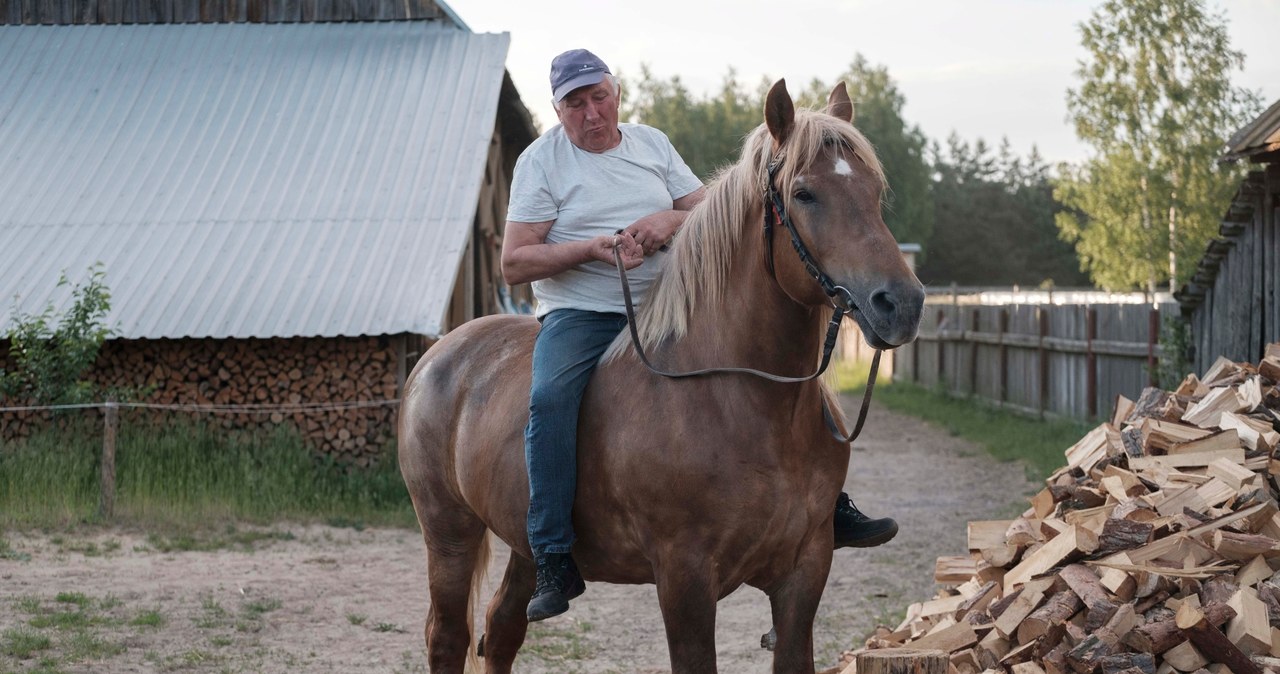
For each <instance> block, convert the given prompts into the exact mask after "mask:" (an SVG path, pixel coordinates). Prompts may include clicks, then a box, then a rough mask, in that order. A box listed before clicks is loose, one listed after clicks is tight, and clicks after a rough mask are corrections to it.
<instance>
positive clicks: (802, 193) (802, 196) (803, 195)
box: [795, 189, 815, 204]
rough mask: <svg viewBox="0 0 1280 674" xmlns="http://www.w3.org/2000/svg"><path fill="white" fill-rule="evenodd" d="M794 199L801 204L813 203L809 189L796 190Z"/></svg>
mask: <svg viewBox="0 0 1280 674" xmlns="http://www.w3.org/2000/svg"><path fill="white" fill-rule="evenodd" d="M795 199H796V201H799V202H800V203H802V204H809V203H813V201H814V200H815V198H814V196H813V192H810V191H809V190H804V189H800V190H796V193H795Z"/></svg>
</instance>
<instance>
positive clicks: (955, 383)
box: [855, 302, 1177, 419]
mask: <svg viewBox="0 0 1280 674" xmlns="http://www.w3.org/2000/svg"><path fill="white" fill-rule="evenodd" d="M1176 314H1177V305H1175V304H1172V303H1169V304H1165V305H1162V306H1161V307H1160V308H1159V309H1153V308H1152V307H1150V306H1149V305H1144V304H1093V305H1083V304H1063V305H1036V304H1008V305H991V306H985V305H981V304H952V303H949V302H937V303H935V302H930V303H928V304H926V305H925V311H924V316H923V319H922V321H921V325H920V336H919V338H918V339H917V340H916V341H915V342H913V343H911V344H908V345H906V346H903V347H900V348H898V349H895V353H894V360H893V369H892V376H893V378H894V379H895V380H897V381H910V382H915V383H917V384H920V385H922V386H925V387H928V388H935V389H942V390H945V391H947V392H949V393H952V394H955V395H961V396H972V397H976V398H980V399H984V400H987V401H989V402H992V403H994V404H996V405H1000V406H1005V407H1008V408H1011V409H1015V410H1018V411H1021V412H1027V413H1033V414H1046V415H1050V416H1059V417H1069V418H1075V419H1090V418H1097V417H1100V416H1103V415H1105V414H1107V413H1108V412H1109V411H1110V409H1111V406H1112V404H1113V402H1114V400H1115V396H1116V395H1124V396H1127V397H1129V398H1136V397H1137V396H1138V395H1139V394H1141V392H1142V389H1143V388H1144V387H1146V386H1147V385H1149V384H1150V383H1151V372H1152V368H1151V365H1152V364H1153V361H1158V359H1159V356H1160V355H1161V353H1160V347H1159V345H1158V344H1157V343H1156V342H1157V341H1158V339H1159V328H1160V321H1161V320H1162V316H1169V315H1176ZM855 332H856V331H855Z"/></svg>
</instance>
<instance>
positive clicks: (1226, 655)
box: [1175, 603, 1262, 674]
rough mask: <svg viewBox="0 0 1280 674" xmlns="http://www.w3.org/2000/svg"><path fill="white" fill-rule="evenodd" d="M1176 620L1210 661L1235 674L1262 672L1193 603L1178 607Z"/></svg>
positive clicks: (1258, 673)
mask: <svg viewBox="0 0 1280 674" xmlns="http://www.w3.org/2000/svg"><path fill="white" fill-rule="evenodd" d="M1175 621H1176V622H1177V624H1178V629H1180V630H1182V633H1183V634H1185V635H1186V636H1187V638H1188V639H1190V640H1191V643H1193V644H1195V647H1196V648H1197V649H1198V650H1199V651H1200V652H1201V653H1203V654H1204V655H1205V657H1206V658H1208V659H1209V661H1210V662H1220V663H1222V664H1225V665H1226V666H1228V667H1230V668H1231V671H1232V672H1234V673H1235V674H1262V669H1261V668H1259V667H1258V666H1257V665H1255V664H1253V661H1251V660H1250V659H1249V656H1247V655H1245V654H1244V653H1243V652H1242V651H1241V650H1240V649H1239V648H1237V647H1236V645H1235V644H1233V643H1231V640H1230V639H1228V638H1227V635H1225V634H1223V633H1222V632H1220V631H1219V630H1218V628H1216V627H1214V626H1213V625H1211V624H1209V621H1208V620H1206V619H1205V615H1204V613H1202V612H1201V611H1200V610H1199V609H1197V608H1194V607H1192V606H1191V604H1188V603H1184V604H1183V605H1182V607H1181V608H1179V609H1178V615H1177V617H1176V618H1175Z"/></svg>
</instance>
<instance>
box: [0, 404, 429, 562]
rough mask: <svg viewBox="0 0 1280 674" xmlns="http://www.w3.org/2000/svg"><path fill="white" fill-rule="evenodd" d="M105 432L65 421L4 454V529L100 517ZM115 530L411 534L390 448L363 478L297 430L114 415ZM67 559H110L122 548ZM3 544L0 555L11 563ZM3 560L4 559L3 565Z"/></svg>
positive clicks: (0, 487) (99, 547) (1, 449)
mask: <svg viewBox="0 0 1280 674" xmlns="http://www.w3.org/2000/svg"><path fill="white" fill-rule="evenodd" d="M101 449H102V428H101V425H100V424H99V423H98V422H97V420H96V417H95V416H94V415H91V414H84V415H80V416H79V417H76V416H71V415H68V416H64V417H60V418H58V419H55V420H54V422H52V423H50V427H49V428H47V429H46V430H44V431H41V432H38V433H36V434H35V435H33V436H32V437H30V438H28V439H26V440H24V441H22V442H20V443H12V442H6V443H3V444H2V445H0V527H6V526H20V527H36V528H41V527H48V528H55V529H58V528H62V527H65V526H67V525H68V524H76V523H81V522H93V521H95V518H96V512H97V506H98V498H99V494H98V492H99V488H98V474H99V468H98V458H99V454H100V452H101ZM116 488H117V491H116V501H115V512H116V522H118V523H124V524H136V525H140V526H146V527H148V528H155V527H157V526H160V527H164V526H165V525H170V527H171V528H177V529H179V530H186V529H191V528H194V527H199V526H202V525H204V524H205V523H207V522H211V521H214V522H217V521H247V522H257V523H265V522H270V521H276V520H280V519H293V520H300V521H319V522H324V521H332V522H335V523H338V524H339V525H341V526H350V527H352V528H355V529H360V528H363V527H364V526H365V525H387V526H406V527H410V526H413V525H414V524H415V523H416V520H415V518H414V515H413V508H412V505H411V504H410V502H409V497H408V494H407V493H406V492H405V488H404V483H403V481H402V480H401V477H400V472H399V467H398V464H397V461H396V457H395V451H394V443H390V442H389V443H387V446H386V447H385V448H384V449H383V451H382V453H381V455H380V456H379V457H378V460H377V461H375V462H373V465H371V466H370V467H367V468H363V467H357V466H352V465H345V464H341V463H339V462H337V461H335V460H334V459H332V458H331V457H328V456H322V455H319V454H317V453H316V452H314V451H312V450H311V449H310V448H308V447H307V445H306V444H305V443H304V442H303V440H302V438H301V436H300V435H299V434H298V433H297V431H296V430H295V429H292V428H291V427H288V426H280V427H277V428H275V429H273V430H261V431H253V432H249V431H228V430H226V429H223V428H222V427H221V426H219V425H217V424H216V423H203V422H200V421H192V420H186V419H183V420H175V421H171V422H168V423H164V424H157V423H155V422H153V421H148V415H147V413H146V412H144V411H137V410H127V409H125V410H121V412H120V427H119V431H118V433H117V445H116ZM71 549H72V550H73V551H78V552H82V553H84V554H86V555H101V554H109V553H110V552H114V551H115V550H117V549H118V544H116V546H115V547H111V546H110V544H80V545H77V546H76V547H74V548H71ZM8 550H11V548H9V547H8V545H7V544H5V543H0V556H6V555H11V554H17V553H14V552H6V551H8ZM5 558H7V557H5Z"/></svg>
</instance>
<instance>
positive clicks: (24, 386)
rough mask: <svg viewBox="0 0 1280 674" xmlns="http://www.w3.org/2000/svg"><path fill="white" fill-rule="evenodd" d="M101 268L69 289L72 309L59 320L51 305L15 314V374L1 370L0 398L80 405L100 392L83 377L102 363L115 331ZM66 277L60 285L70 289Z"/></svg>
mask: <svg viewBox="0 0 1280 674" xmlns="http://www.w3.org/2000/svg"><path fill="white" fill-rule="evenodd" d="M105 276H106V274H105V273H104V272H103V271H102V269H101V267H98V266H95V267H93V268H92V269H90V270H89V280H88V281H87V282H85V283H84V284H83V285H81V284H76V285H75V286H73V287H72V289H71V297H72V303H71V309H70V310H69V311H68V312H67V313H66V314H65V315H63V316H62V317H61V318H58V317H57V316H56V315H55V313H54V309H53V306H52V305H50V306H48V307H46V308H45V310H44V311H43V312H41V313H39V314H17V315H15V316H14V323H15V326H14V327H13V328H12V329H10V330H9V334H8V335H6V339H8V341H9V359H10V361H12V363H13V365H14V367H13V369H12V370H8V371H6V370H4V369H0V396H3V397H11V398H17V399H21V400H27V401H30V402H32V403H35V404H37V405H57V404H65V403H82V402H88V401H89V400H91V399H92V398H93V397H94V396H95V395H96V393H97V391H95V389H94V387H93V385H92V384H91V383H90V382H87V381H85V380H83V379H82V377H83V376H84V374H85V373H86V372H87V371H88V370H89V368H90V367H92V366H93V363H94V361H96V360H97V359H98V351H99V350H100V349H101V348H102V343H103V342H104V341H106V339H107V337H109V336H110V335H111V331H110V330H109V329H108V328H107V327H106V326H105V325H104V324H103V323H102V319H103V317H104V316H106V315H107V312H108V311H110V309H111V293H110V291H109V290H107V287H106V284H105V283H104V278H105ZM69 284H70V281H68V280H67V277H66V274H63V275H62V277H61V278H59V280H58V285H59V286H65V285H69Z"/></svg>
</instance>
